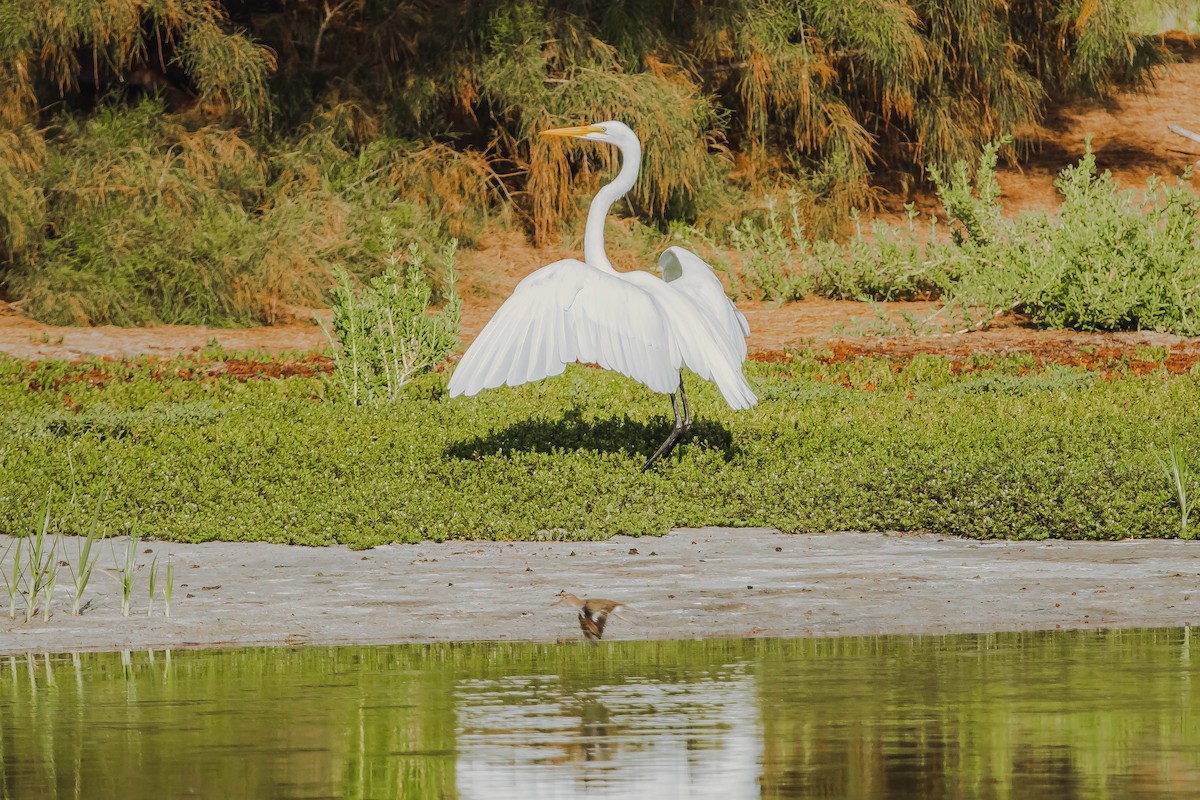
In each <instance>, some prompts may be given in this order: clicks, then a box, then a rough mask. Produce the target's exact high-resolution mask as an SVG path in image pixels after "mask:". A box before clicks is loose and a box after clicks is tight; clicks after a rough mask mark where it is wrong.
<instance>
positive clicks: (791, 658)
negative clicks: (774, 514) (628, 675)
mask: <svg viewBox="0 0 1200 800" xmlns="http://www.w3.org/2000/svg"><path fill="white" fill-rule="evenodd" d="M1196 651H1197V648H1196V646H1195V644H1194V643H1192V641H1191V638H1190V636H1189V633H1188V631H1187V630H1186V629H1184V630H1178V631H1176V630H1158V631H1154V630H1150V631H1105V632H1096V633H1085V632H1078V633H1071V634H1059V633H1050V632H1038V633H1009V634H981V635H978V636H949V637H924V638H912V639H901V638H885V639H836V640H820V639H816V640H795V641H789V642H778V643H774V642H773V643H769V644H766V645H763V646H762V650H761V654H760V656H759V663H760V667H759V673H758V675H759V686H760V702H761V703H763V725H764V730H763V740H764V742H765V743H766V756H765V761H764V770H763V773H764V775H763V786H764V793H763V796H764V797H795V796H799V797H847V798H849V797H856V798H864V800H865V799H866V798H875V797H907V796H912V797H922V798H932V797H947V798H952V797H995V798H1013V799H1014V800H1019V798H1026V797H1088V798H1097V800H1099V799H1100V798H1113V800H1117V799H1118V798H1127V797H1136V796H1161V795H1166V794H1171V793H1172V792H1173V791H1178V790H1179V789H1180V787H1189V788H1185V789H1184V793H1190V792H1194V791H1195V790H1196V788H1197V787H1200V721H1197V720H1200V718H1197V720H1192V719H1190V716H1191V715H1189V716H1188V717H1185V716H1182V714H1185V713H1187V712H1186V711H1184V709H1186V708H1189V707H1190V706H1191V705H1193V704H1194V703H1195V702H1196V700H1197V696H1196V694H1195V692H1194V691H1193V690H1192V689H1191V687H1190V685H1189V677H1188V675H1189V673H1190V671H1191V670H1192V667H1191V660H1192V659H1193V658H1194V657H1195V656H1196V655H1197V652H1196ZM1184 720H1187V721H1184Z"/></svg>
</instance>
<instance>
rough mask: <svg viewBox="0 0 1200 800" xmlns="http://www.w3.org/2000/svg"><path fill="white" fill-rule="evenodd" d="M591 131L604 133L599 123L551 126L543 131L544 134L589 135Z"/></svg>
mask: <svg viewBox="0 0 1200 800" xmlns="http://www.w3.org/2000/svg"><path fill="white" fill-rule="evenodd" d="M589 133H604V128H601V127H600V126H599V125H576V126H575V127H573V128H551V129H550V130H548V131H542V136H587V135H588V134H589Z"/></svg>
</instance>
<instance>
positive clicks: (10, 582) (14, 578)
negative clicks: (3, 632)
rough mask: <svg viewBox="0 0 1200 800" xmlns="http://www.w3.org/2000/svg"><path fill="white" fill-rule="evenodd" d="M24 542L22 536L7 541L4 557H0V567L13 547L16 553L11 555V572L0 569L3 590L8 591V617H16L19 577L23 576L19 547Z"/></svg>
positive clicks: (19, 592) (19, 590)
mask: <svg viewBox="0 0 1200 800" xmlns="http://www.w3.org/2000/svg"><path fill="white" fill-rule="evenodd" d="M24 544H25V538H24V537H18V538H16V539H14V540H13V541H12V542H10V543H9V545H8V547H7V548H5V550H4V558H3V559H0V567H3V566H4V561H5V559H7V558H8V554H9V553H10V552H12V550H13V549H14V548H15V549H16V553H15V554H14V555H13V562H12V573H11V574H10V573H9V572H8V571H7V569H3V570H0V575H3V576H4V590H5V591H6V592H7V593H8V618H9V619H16V618H17V598H18V597H20V596H21V579H22V578H23V577H24V576H25V565H24V562H22V561H21V548H22V547H23V545H24Z"/></svg>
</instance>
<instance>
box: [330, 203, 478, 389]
mask: <svg viewBox="0 0 1200 800" xmlns="http://www.w3.org/2000/svg"><path fill="white" fill-rule="evenodd" d="M394 234H395V231H394V229H392V228H390V227H389V228H385V236H386V238H387V239H388V240H389V241H390V242H391V248H389V249H390V251H391V252H390V254H389V255H388V257H387V267H386V268H385V269H384V271H383V274H382V275H380V276H379V277H378V278H374V279H372V280H371V281H370V282H369V283H368V285H367V286H366V287H364V288H363V289H362V290H361V291H358V292H356V291H355V290H354V289H353V287H352V286H351V283H350V276H349V274H348V273H347V272H346V271H345V270H339V272H338V286H337V288H336V289H335V290H334V304H333V331H332V333H331V332H330V331H329V330H328V329H325V334H326V336H328V337H329V341H330V344H331V345H332V346H333V347H334V376H335V379H336V380H337V382H338V384H339V386H340V387H341V389H342V391H343V393H344V396H345V397H347V398H349V400H350V401H351V402H352V403H353V404H355V405H370V404H373V403H375V402H394V401H395V400H397V399H398V398H399V397H400V394H401V392H402V390H403V389H404V387H405V386H406V385H407V384H408V383H409V382H410V381H412V379H413V378H414V377H415V376H416V375H418V374H420V373H422V372H427V371H429V370H431V369H433V368H434V367H435V366H438V365H440V364H441V363H442V362H443V361H445V359H446V357H447V356H448V355H449V354H450V353H451V352H452V351H453V350H454V348H455V347H457V345H458V334H459V323H460V319H461V308H462V301H461V299H460V298H459V296H458V292H457V290H456V289H455V280H456V275H455V269H454V262H455V251H456V248H457V244H456V243H454V242H451V243H450V244H449V245H447V247H446V248H445V249H444V250H443V251H442V253H441V261H442V264H443V266H444V270H445V276H446V277H445V281H444V285H445V286H446V287H447V291H448V297H447V299H446V303H445V305H444V307H443V308H442V309H440V310H438V311H436V312H434V313H432V314H431V313H429V306H430V302H431V300H432V289H431V287H430V285H429V283H428V281H427V280H426V279H425V275H424V265H425V260H426V256H425V254H424V253H423V252H422V251H421V250H420V248H418V247H416V246H415V245H413V246H410V247H409V249H408V260H407V268H406V274H405V277H404V278H403V279H401V277H400V266H401V259H400V257H399V256H398V255H397V254H396V250H397V249H398V244H397V242H396V240H395V235H394ZM322 327H324V326H322Z"/></svg>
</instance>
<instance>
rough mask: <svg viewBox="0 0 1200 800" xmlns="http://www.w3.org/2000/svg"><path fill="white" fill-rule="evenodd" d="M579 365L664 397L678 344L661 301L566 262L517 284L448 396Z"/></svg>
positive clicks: (673, 375) (674, 377)
mask: <svg viewBox="0 0 1200 800" xmlns="http://www.w3.org/2000/svg"><path fill="white" fill-rule="evenodd" d="M575 361H582V362H585V363H592V364H598V365H599V366H601V367H603V368H605V369H610V370H613V371H615V372H619V373H621V374H622V375H627V376H629V377H630V378H633V379H634V380H636V381H638V382H639V383H643V384H645V385H646V386H648V387H649V388H650V389H652V390H654V391H656V392H662V393H664V394H665V393H668V392H673V391H675V389H676V388H677V387H678V385H679V363H680V354H679V347H678V345H677V343H676V340H675V337H674V336H673V335H672V332H671V331H670V330H669V327H668V325H667V322H666V318H665V315H664V313H663V311H662V309H661V307H660V305H659V303H658V302H656V301H655V299H654V298H653V297H652V296H651V295H650V294H649V293H647V292H646V291H644V290H643V289H642V288H639V287H638V286H636V285H633V284H631V283H630V282H629V281H626V280H624V279H623V277H622V276H619V275H616V274H612V273H608V272H602V271H601V270H598V269H596V268H594V267H590V266H588V265H587V264H584V263H583V262H582V261H577V260H575V259H564V260H562V261H556V262H554V263H553V264H549V265H547V266H545V267H542V268H541V269H539V270H537V271H536V272H533V273H531V274H530V275H528V276H526V277H525V279H524V280H522V281H521V283H520V284H518V285H517V288H516V290H515V291H514V292H513V294H512V297H510V298H508V300H506V301H505V302H504V304H503V305H502V306H500V309H499V310H498V311H497V312H496V314H495V316H493V317H492V319H491V321H490V322H488V324H487V325H486V326H485V327H484V329H483V330H482V331H481V332H480V333H479V336H477V337H476V338H475V341H474V342H472V343H471V346H470V347H469V348H468V349H467V352H466V354H465V355H464V356H463V357H462V360H461V361H460V362H459V364H458V367H457V368H456V369H455V370H454V374H453V375H452V376H451V378H450V386H449V389H450V396H451V397H457V396H458V395H460V394H465V395H473V394H476V393H478V392H480V391H482V390H483V389H492V388H495V387H497V386H504V385H508V386H519V385H520V384H523V383H528V382H529V381H536V380H541V379H542V378H548V377H551V376H554V375H560V374H562V372H563V370H564V369H565V368H566V365H567V364H570V363H572V362H575Z"/></svg>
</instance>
